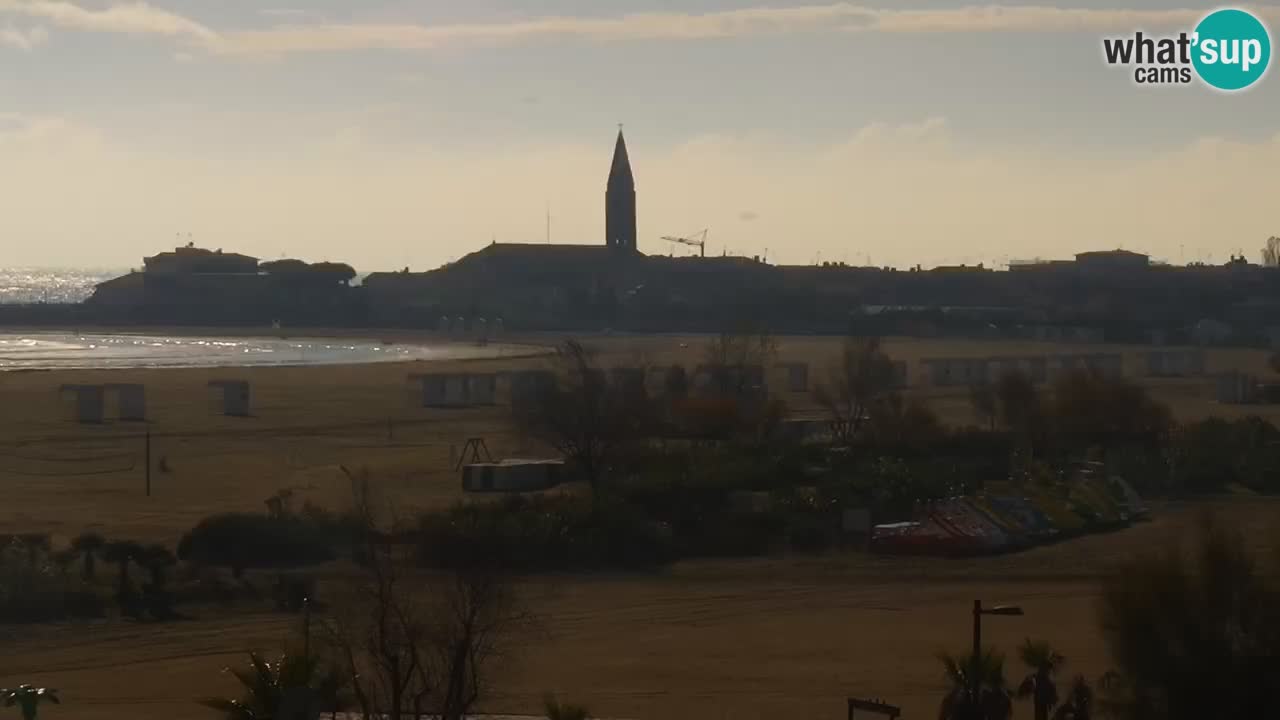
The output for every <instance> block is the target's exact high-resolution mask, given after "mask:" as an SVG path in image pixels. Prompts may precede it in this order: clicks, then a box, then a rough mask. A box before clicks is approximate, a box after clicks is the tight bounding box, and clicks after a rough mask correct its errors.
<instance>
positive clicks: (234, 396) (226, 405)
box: [209, 380, 249, 417]
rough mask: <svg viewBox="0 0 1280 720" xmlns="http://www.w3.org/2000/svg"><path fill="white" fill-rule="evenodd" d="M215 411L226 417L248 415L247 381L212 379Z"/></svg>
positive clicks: (211, 386) (211, 388)
mask: <svg viewBox="0 0 1280 720" xmlns="http://www.w3.org/2000/svg"><path fill="white" fill-rule="evenodd" d="M209 389H210V390H211V391H212V392H213V398H214V407H215V412H218V413H219V414H221V415H225V416H227V417H249V381H247V380H212V381H210V382H209Z"/></svg>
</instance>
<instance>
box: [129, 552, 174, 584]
mask: <svg viewBox="0 0 1280 720" xmlns="http://www.w3.org/2000/svg"><path fill="white" fill-rule="evenodd" d="M135 560H136V561H137V563H138V564H139V565H141V566H142V567H144V568H146V570H147V572H149V573H151V589H153V590H157V591H158V590H160V589H161V588H163V587H164V584H165V571H166V570H168V569H169V568H171V567H173V566H174V565H177V564H178V558H176V557H174V556H173V553H172V552H169V549H168V548H166V547H165V546H163V545H150V546H148V547H146V548H144V549H143V550H142V553H141V555H140V556H138V557H137V558H135Z"/></svg>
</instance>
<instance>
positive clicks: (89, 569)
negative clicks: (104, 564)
mask: <svg viewBox="0 0 1280 720" xmlns="http://www.w3.org/2000/svg"><path fill="white" fill-rule="evenodd" d="M106 544H107V541H106V540H105V539H103V537H102V536H101V535H99V534H98V533H91V532H90V533H83V534H81V535H80V536H79V537H77V538H76V539H75V540H72V541H71V549H72V550H74V551H76V552H78V553H80V554H81V555H82V556H83V557H84V579H85V580H86V581H87V582H93V581H94V580H96V579H97V574H98V572H97V559H98V553H100V552H102V548H103V547H104V546H105V545H106Z"/></svg>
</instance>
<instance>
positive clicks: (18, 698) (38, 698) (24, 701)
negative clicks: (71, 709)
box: [0, 685, 62, 720]
mask: <svg viewBox="0 0 1280 720" xmlns="http://www.w3.org/2000/svg"><path fill="white" fill-rule="evenodd" d="M0 700H3V701H4V706H5V707H13V706H14V705H17V706H18V707H19V708H20V709H21V710H22V720H36V715H37V713H38V711H39V709H40V703H46V702H51V703H53V704H54V705H61V704H62V701H61V700H58V691H57V690H53V689H50V688H38V687H32V686H30V685H19V686H18V687H16V688H0Z"/></svg>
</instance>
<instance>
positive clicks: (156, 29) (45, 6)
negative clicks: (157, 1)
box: [0, 0, 217, 43]
mask: <svg viewBox="0 0 1280 720" xmlns="http://www.w3.org/2000/svg"><path fill="white" fill-rule="evenodd" d="M0 14H12V15H25V16H27V17H31V18H37V19H40V20H43V21H45V22H48V23H50V24H51V25H55V26H57V27H61V28H66V29H69V30H81V31H86V32H102V33H123V34H131V35H163V36H169V37H185V38H191V39H195V40H198V41H201V42H206V43H207V42H212V41H214V40H215V39H216V37H217V33H215V32H214V31H213V30H211V29H209V28H208V27H205V26H204V25H202V24H200V23H198V22H196V21H195V20H191V19H189V18H186V17H183V16H182V15H178V14H176V13H172V12H169V11H168V10H163V9H161V8H157V7H154V6H152V5H148V4H147V3H144V2H133V3H121V4H115V5H110V6H108V7H105V8H102V9H94V8H87V7H84V6H82V5H77V4H75V3H72V2H63V1H61V0H0Z"/></svg>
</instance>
